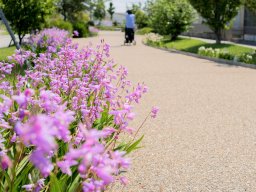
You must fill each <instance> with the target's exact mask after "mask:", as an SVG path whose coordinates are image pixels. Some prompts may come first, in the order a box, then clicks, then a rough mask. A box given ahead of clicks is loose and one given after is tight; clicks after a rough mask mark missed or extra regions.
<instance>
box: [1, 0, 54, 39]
mask: <svg viewBox="0 0 256 192" xmlns="http://www.w3.org/2000/svg"><path fill="white" fill-rule="evenodd" d="M0 6H1V8H2V9H3V12H4V14H5V16H6V18H7V20H8V21H9V22H10V25H11V28H12V29H13V30H14V31H15V32H16V33H17V34H18V37H19V43H20V44H21V43H22V40H23V38H24V37H25V35H26V34H28V33H31V31H33V30H36V29H40V28H41V27H42V24H43V23H44V22H45V17H46V15H48V14H50V13H51V11H52V7H53V1H52V0H2V2H1V3H0Z"/></svg>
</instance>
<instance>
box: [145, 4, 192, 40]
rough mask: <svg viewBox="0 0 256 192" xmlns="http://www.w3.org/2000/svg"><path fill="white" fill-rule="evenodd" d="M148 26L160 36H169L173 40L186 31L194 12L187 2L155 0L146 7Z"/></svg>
mask: <svg viewBox="0 0 256 192" xmlns="http://www.w3.org/2000/svg"><path fill="white" fill-rule="evenodd" d="M147 11H148V14H149V16H148V18H149V24H150V26H151V27H152V28H153V29H154V31H156V32H157V33H159V34H160V35H170V36H171V39H172V40H175V39H176V38H177V37H178V35H180V34H181V33H182V32H185V31H187V30H188V29H189V28H190V26H191V24H192V22H193V20H194V18H195V11H194V9H193V8H192V6H191V5H190V4H189V3H188V2H187V0H156V1H153V2H150V3H149V4H148V6H147Z"/></svg>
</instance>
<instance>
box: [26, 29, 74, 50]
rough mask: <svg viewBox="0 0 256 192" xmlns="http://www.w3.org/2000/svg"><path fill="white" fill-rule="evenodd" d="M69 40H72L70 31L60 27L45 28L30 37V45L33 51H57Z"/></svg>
mask: <svg viewBox="0 0 256 192" xmlns="http://www.w3.org/2000/svg"><path fill="white" fill-rule="evenodd" d="M67 41H70V38H69V32H68V31H65V30H62V29H58V28H51V29H44V30H42V31H41V32H39V33H37V34H36V35H33V36H31V37H30V39H29V42H28V45H29V48H30V49H31V51H32V52H35V53H37V54H39V53H44V52H48V53H55V52H57V51H58V50H59V49H60V48H61V47H62V46H64V45H65V44H66V43H67Z"/></svg>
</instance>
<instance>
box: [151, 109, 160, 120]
mask: <svg viewBox="0 0 256 192" xmlns="http://www.w3.org/2000/svg"><path fill="white" fill-rule="evenodd" d="M158 112H159V108H158V107H152V109H151V117H152V118H156V116H157V114H158Z"/></svg>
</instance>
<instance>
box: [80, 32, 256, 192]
mask: <svg viewBox="0 0 256 192" xmlns="http://www.w3.org/2000/svg"><path fill="white" fill-rule="evenodd" d="M123 36H124V34H123V33H121V32H101V34H100V36H99V37H94V38H90V39H76V41H77V42H78V43H79V44H80V46H81V47H84V46H85V45H86V44H88V42H92V43H94V44H96V43H99V42H100V39H105V41H106V42H108V43H109V44H110V45H111V56H112V57H113V58H114V59H115V61H116V62H117V63H118V64H120V65H124V66H126V67H127V68H128V70H129V78H130V79H131V80H132V81H133V82H138V81H139V82H142V81H143V82H145V83H146V84H147V85H148V87H149V93H148V94H147V95H146V97H145V98H144V100H143V101H142V102H141V104H140V106H139V107H138V109H137V114H138V118H137V120H136V122H134V124H133V126H135V127H136V126H138V125H139V124H140V122H142V121H143V118H144V117H145V116H146V114H147V113H148V111H149V110H150V109H151V106H152V105H157V106H159V107H160V109H161V110H160V113H159V116H158V118H157V119H156V120H153V121H149V122H148V123H146V125H145V127H144V128H143V130H142V133H141V134H145V138H144V141H143V143H142V144H143V146H144V148H142V149H140V150H139V151H137V152H136V153H134V154H133V155H132V157H131V158H132V160H133V165H132V169H131V171H130V172H129V173H128V174H127V175H128V177H129V180H130V185H129V186H128V187H126V188H124V189H123V190H121V189H120V188H118V187H117V188H114V189H113V191H114V192H121V191H124V192H176V191H179V192H207V191H212V192H217V191H219V192H224V191H225V192H230V191H236V192H241V191H251V192H253V191H255V190H256V118H255V117H256V99H255V98H256V84H255V82H256V70H254V69H248V68H242V67H236V66H229V65H223V64H219V63H215V62H212V61H208V60H204V59H198V58H194V57H189V56H184V55H181V54H175V53H169V52H166V51H162V50H158V49H154V48H151V47H147V46H144V45H143V44H141V43H140V42H141V37H137V45H136V46H122V42H123Z"/></svg>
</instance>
